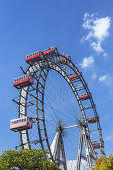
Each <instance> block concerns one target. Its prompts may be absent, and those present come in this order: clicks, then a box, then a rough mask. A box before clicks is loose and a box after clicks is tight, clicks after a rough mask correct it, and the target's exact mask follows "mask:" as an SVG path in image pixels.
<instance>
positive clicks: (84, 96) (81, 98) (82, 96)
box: [80, 93, 91, 100]
mask: <svg viewBox="0 0 113 170" xmlns="http://www.w3.org/2000/svg"><path fill="white" fill-rule="evenodd" d="M90 97H91V94H87V93H85V94H81V95H80V100H87V99H89V98H90Z"/></svg>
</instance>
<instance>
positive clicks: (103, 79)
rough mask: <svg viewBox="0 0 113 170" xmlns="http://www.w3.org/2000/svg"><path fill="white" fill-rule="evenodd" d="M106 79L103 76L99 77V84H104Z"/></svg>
mask: <svg viewBox="0 0 113 170" xmlns="http://www.w3.org/2000/svg"><path fill="white" fill-rule="evenodd" d="M106 79H107V75H103V76H100V77H99V81H100V82H105V81H106Z"/></svg>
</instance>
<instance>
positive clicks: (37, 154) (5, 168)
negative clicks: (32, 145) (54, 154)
mask: <svg viewBox="0 0 113 170" xmlns="http://www.w3.org/2000/svg"><path fill="white" fill-rule="evenodd" d="M47 158H48V152H47V151H46V150H42V149H24V150H20V151H16V150H13V151H11V150H8V151H4V152H3V153H2V154H1V155H0V169H1V170H10V169H11V170H12V169H13V170H59V168H58V167H56V166H55V164H54V163H53V162H50V161H49V160H48V159H47Z"/></svg>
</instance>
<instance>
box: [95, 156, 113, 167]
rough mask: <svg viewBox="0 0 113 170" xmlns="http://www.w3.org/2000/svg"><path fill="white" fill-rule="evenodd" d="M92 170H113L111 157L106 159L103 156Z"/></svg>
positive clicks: (112, 158)
mask: <svg viewBox="0 0 113 170" xmlns="http://www.w3.org/2000/svg"><path fill="white" fill-rule="evenodd" d="M93 170H113V155H110V156H109V158H107V157H106V156H105V155H104V156H101V157H100V159H97V160H96V167H95V168H93Z"/></svg>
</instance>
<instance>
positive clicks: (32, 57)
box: [26, 51, 44, 64]
mask: <svg viewBox="0 0 113 170" xmlns="http://www.w3.org/2000/svg"><path fill="white" fill-rule="evenodd" d="M43 59H44V55H43V53H42V52H41V51H37V52H34V53H31V54H29V55H27V56H26V62H27V63H28V64H31V63H34V62H35V61H41V60H43Z"/></svg>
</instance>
